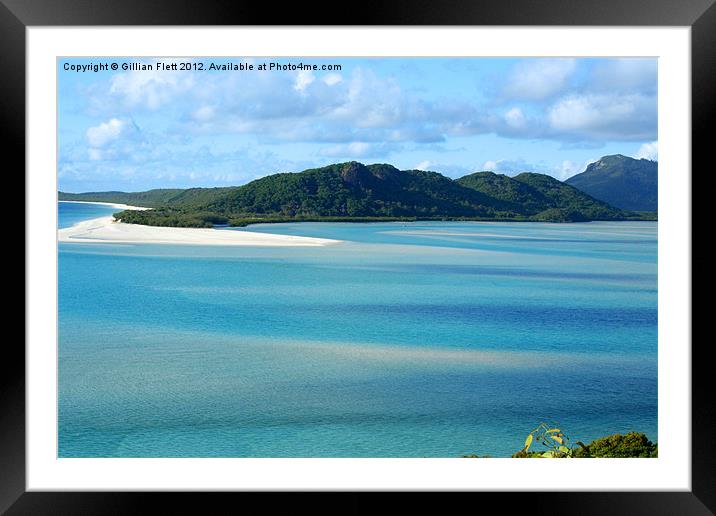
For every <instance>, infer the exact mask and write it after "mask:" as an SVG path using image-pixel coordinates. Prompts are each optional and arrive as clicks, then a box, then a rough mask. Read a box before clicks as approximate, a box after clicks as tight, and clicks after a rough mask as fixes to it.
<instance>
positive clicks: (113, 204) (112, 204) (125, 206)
mask: <svg viewBox="0 0 716 516" xmlns="http://www.w3.org/2000/svg"><path fill="white" fill-rule="evenodd" d="M57 202H58V203H60V202H71V203H74V204H101V205H102V206H110V207H112V208H117V209H119V210H139V211H144V210H151V208H144V207H142V206H130V205H129V204H121V203H117V202H99V201H61V200H58V201H57Z"/></svg>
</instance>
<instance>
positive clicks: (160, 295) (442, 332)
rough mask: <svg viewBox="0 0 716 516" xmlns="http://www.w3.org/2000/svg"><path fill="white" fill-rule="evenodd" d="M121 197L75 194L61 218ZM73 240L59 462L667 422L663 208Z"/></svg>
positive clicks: (396, 450)
mask: <svg viewBox="0 0 716 516" xmlns="http://www.w3.org/2000/svg"><path fill="white" fill-rule="evenodd" d="M114 211H117V210H116V209H113V208H110V207H106V206H101V205H92V204H72V203H63V202H60V203H59V226H60V227H67V226H69V225H72V224H74V223H76V222H78V221H80V220H84V219H89V218H93V217H99V216H105V215H109V214H111V213H113V212H114ZM218 230H219V231H250V232H270V233H279V234H291V235H301V236H313V237H323V238H333V239H339V240H343V241H344V242H342V243H340V244H336V245H330V246H325V247H215V246H211V247H208V246H207V247H203V246H192V245H183V246H178V245H150V244H143V245H125V244H73V243H61V244H59V314H58V317H59V342H58V357H59V362H58V367H59V382H58V388H59V393H58V394H59V396H58V408H59V421H58V436H59V439H58V440H59V442H58V447H59V456H60V457H460V456H462V455H466V454H477V455H481V456H484V455H489V456H492V457H505V456H509V455H511V454H512V453H514V452H516V451H518V450H519V449H520V448H521V447H522V446H523V443H524V439H525V437H526V435H527V434H528V433H529V432H530V431H531V430H532V429H534V428H535V427H536V426H537V425H538V424H540V423H541V422H548V423H551V424H556V425H558V426H559V427H560V428H562V430H563V431H564V432H566V434H567V435H568V436H569V437H570V438H571V439H572V440H573V441H583V442H585V443H586V442H589V441H591V440H593V439H595V438H598V437H602V436H605V435H608V434H613V433H625V432H629V431H632V430H633V431H639V432H644V433H646V434H647V436H648V437H649V438H650V439H651V440H653V441H658V433H657V223H656V222H590V223H580V224H541V223H491V222H415V223H374V224H351V223H295V224H271V225H254V226H249V227H248V228H241V229H233V228H224V229H218Z"/></svg>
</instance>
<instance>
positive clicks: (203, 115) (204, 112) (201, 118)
mask: <svg viewBox="0 0 716 516" xmlns="http://www.w3.org/2000/svg"><path fill="white" fill-rule="evenodd" d="M215 113H216V110H215V109H214V108H213V107H212V106H201V107H200V108H199V109H197V110H196V111H194V113H193V114H192V118H194V120H197V121H198V122H207V121H209V120H211V119H212V118H214V114H215Z"/></svg>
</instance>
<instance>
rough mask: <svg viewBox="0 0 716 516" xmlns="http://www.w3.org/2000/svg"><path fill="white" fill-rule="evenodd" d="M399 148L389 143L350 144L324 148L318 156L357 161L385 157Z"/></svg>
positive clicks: (399, 147)
mask: <svg viewBox="0 0 716 516" xmlns="http://www.w3.org/2000/svg"><path fill="white" fill-rule="evenodd" d="M401 148H402V146H400V145H398V144H395V143H391V142H380V143H370V142H351V143H348V144H340V145H334V146H332V147H325V148H323V149H321V150H320V151H319V154H320V155H321V156H326V157H330V158H347V159H357V158H366V157H380V156H387V155H388V154H390V153H391V152H394V151H396V150H400V149H401Z"/></svg>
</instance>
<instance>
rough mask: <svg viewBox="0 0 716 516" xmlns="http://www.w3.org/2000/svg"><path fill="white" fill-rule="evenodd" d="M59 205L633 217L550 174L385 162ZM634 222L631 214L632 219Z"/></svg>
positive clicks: (309, 213) (355, 217)
mask: <svg viewBox="0 0 716 516" xmlns="http://www.w3.org/2000/svg"><path fill="white" fill-rule="evenodd" d="M59 198H60V200H84V201H103V202H119V203H124V204H130V205H137V206H145V207H150V208H153V209H151V210H146V211H124V212H121V213H119V214H117V215H116V216H117V217H118V218H120V219H121V220H122V221H123V222H130V223H137V224H148V225H156V226H189V227H196V226H198V227H210V226H212V225H213V224H222V223H228V224H231V225H238V226H241V225H246V224H250V223H256V222H285V221H306V220H332V221H365V220H415V219H421V220H456V219H457V220H466V219H467V220H515V221H530V220H535V221H548V222H576V221H587V220H626V219H631V218H634V217H635V216H637V215H636V214H634V213H630V212H627V211H624V210H620V209H616V208H613V207H611V206H609V205H608V204H606V203H604V202H601V201H597V200H596V199H593V198H592V197H590V196H589V195H587V194H585V193H583V192H581V191H579V190H578V189H576V188H574V187H572V186H569V185H566V184H564V183H562V182H560V181H558V180H556V179H554V178H553V177H551V176H547V175H543V174H531V173H523V174H520V175H518V176H516V177H514V178H509V177H507V176H503V175H499V174H494V173H492V172H478V173H475V174H470V175H468V176H465V177H462V178H460V179H458V180H452V179H449V178H447V177H445V176H443V175H441V174H438V173H437V172H426V171H422V170H398V169H397V168H395V167H393V166H392V165H387V164H375V165H367V166H366V165H363V164H362V163H358V162H355V161H351V162H348V163H338V164H335V165H329V166H326V167H322V168H316V169H309V170H305V171H303V172H298V173H281V174H273V175H270V176H266V177H263V178H261V179H257V180H255V181H252V182H250V183H248V184H246V185H243V186H239V187H227V188H192V189H188V190H149V191H147V192H138V193H125V192H94V193H86V194H66V193H63V192H60V195H59ZM637 217H638V216H637Z"/></svg>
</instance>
